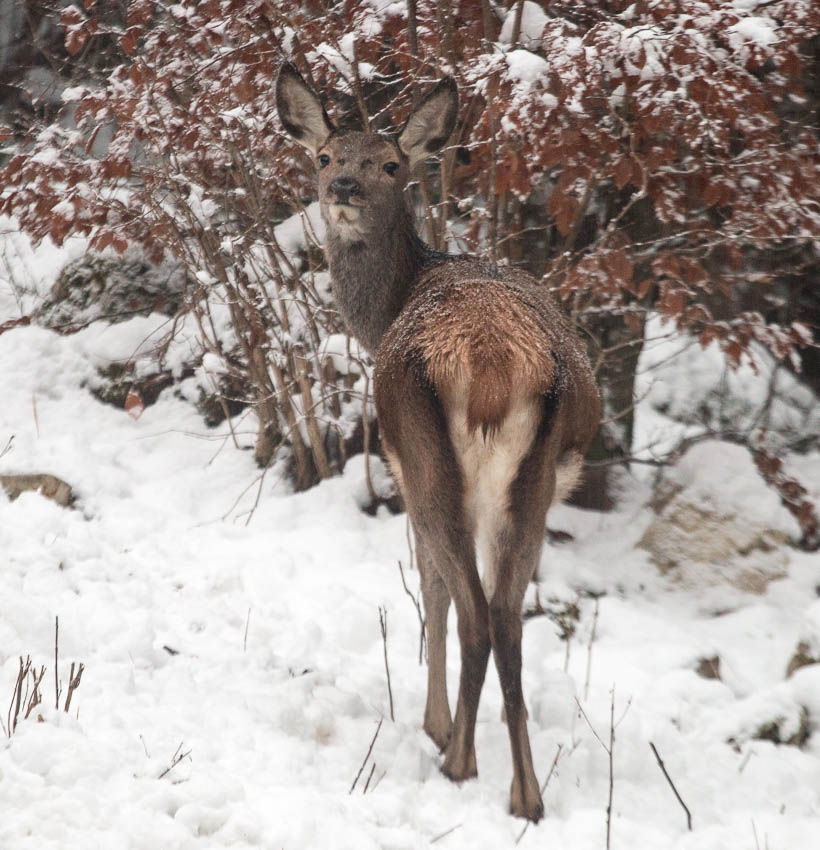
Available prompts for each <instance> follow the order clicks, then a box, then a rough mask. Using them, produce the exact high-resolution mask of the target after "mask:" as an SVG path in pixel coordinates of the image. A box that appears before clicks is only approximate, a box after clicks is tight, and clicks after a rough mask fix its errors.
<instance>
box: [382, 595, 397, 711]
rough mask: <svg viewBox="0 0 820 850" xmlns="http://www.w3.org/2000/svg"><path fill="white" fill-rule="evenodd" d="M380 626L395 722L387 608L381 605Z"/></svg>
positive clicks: (388, 694) (388, 688) (388, 692)
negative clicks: (389, 659) (388, 657)
mask: <svg viewBox="0 0 820 850" xmlns="http://www.w3.org/2000/svg"><path fill="white" fill-rule="evenodd" d="M379 627H380V629H381V632H382V645H383V647H384V671H385V673H387V696H388V697H389V699H390V719H391V720H392V721H394V722H395V720H396V718H395V716H394V715H393V688H392V687H391V685H390V665H389V664H388V662H387V609H386V608H382V607H381V606H379Z"/></svg>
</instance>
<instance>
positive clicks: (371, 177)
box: [276, 62, 600, 822]
mask: <svg viewBox="0 0 820 850" xmlns="http://www.w3.org/2000/svg"><path fill="white" fill-rule="evenodd" d="M276 106H277V111H278V114H279V118H280V121H281V124H282V127H283V128H284V130H285V131H286V133H287V134H288V135H289V136H290V137H291V138H292V139H293V140H295V141H296V142H298V143H299V144H301V145H302V146H304V147H305V148H306V149H307V150H308V151H309V153H310V154H311V155H312V157H313V159H314V162H315V164H316V168H317V173H318V195H319V204H320V210H321V215H322V218H323V220H324V223H325V227H326V236H325V245H324V248H325V254H326V258H327V261H328V266H329V269H330V278H331V288H332V293H333V298H334V301H335V305H336V307H337V309H338V311H339V312H340V314H341V316H342V319H343V320H344V323H345V325H346V327H347V329H348V331H349V332H350V334H351V335H352V336H354V337H356V338H357V339H358V341H359V343H360V344H361V345H362V346H363V347H364V348H365V349H366V350H367V351H368V353H369V354H370V355H371V356H372V358H373V361H374V367H373V395H374V401H375V405H376V413H377V420H378V427H379V430H380V435H381V440H382V446H383V449H384V452H385V455H386V458H387V461H388V464H389V466H390V469H391V472H392V474H393V476H394V478H395V480H396V483H397V485H398V488H399V490H400V492H401V495H402V497H403V500H404V504H405V506H406V510H407V512H408V514H409V517H410V522H411V525H412V529H413V536H414V538H415V551H416V557H417V564H418V568H419V573H420V583H421V590H422V598H423V602H424V609H425V615H426V629H427V645H428V669H427V700H426V705H425V711H424V731H425V732H426V733H427V735H429V737H430V738H431V739H432V740H433V742H434V743H435V744H436V746H437V747H438V748H439V750H440V751H441V752H443V754H444V758H443V763H442V765H441V771H442V772H443V773H444V775H445V776H447V777H449V778H450V779H451V780H453V781H455V782H463V781H464V780H467V779H470V778H472V777H475V776H477V775H478V772H477V766H476V755H475V724H476V714H477V711H478V704H479V699H480V696H481V689H482V686H483V683H484V678H485V675H486V671H487V666H488V663H489V656H490V653H492V655H493V657H494V659H495V666H496V668H497V671H498V676H499V681H500V684H501V692H502V696H503V701H504V713H505V717H506V722H507V728H508V733H509V739H510V749H511V753H512V767H513V778H512V785H511V789H510V811H511V813H512V814H513V815H516V816H518V817H522V818H527V819H529V820H530V821H535V822H537V821H538V820H539V819H540V818H541V817H542V816H543V814H544V805H543V801H542V799H541V793H540V790H539V786H538V781H537V779H536V774H535V769H534V767H533V758H532V751H531V746H530V740H529V733H528V731H527V721H528V716H527V710H526V707H525V704H524V698H523V693H522V685H521V663H522V662H521V637H522V629H523V622H522V608H523V602H524V595H525V592H526V589H527V586H528V584H529V582H530V580H531V579H532V578H533V576H534V575H535V574H536V571H537V568H538V564H539V561H540V557H541V550H542V546H543V543H544V537H545V531H546V516H547V509H548V508H549V506H550V505H551V504H552V503H553V502H556V501H560V500H561V499H563V498H565V497H566V496H567V495H568V494H569V493H570V492H571V491H572V489H573V487H574V486H575V484H576V482H577V481H578V478H579V475H580V472H581V468H582V462H583V457H584V454H585V452H586V450H587V448H588V446H589V443H590V441H591V440H592V437H593V435H594V433H595V431H596V429H597V427H598V422H599V418H600V401H599V396H598V391H597V388H596V384H595V379H594V377H593V373H592V370H591V368H590V364H589V360H588V357H587V354H586V351H585V347H584V345H583V344H582V342H581V340H580V339H579V337H578V336H577V334H576V332H575V329H574V327H573V326H572V325H571V324H570V323H569V321H568V319H567V318H566V317H565V316H564V314H563V313H562V311H561V310H560V308H559V307H558V305H557V303H556V302H555V301H554V300H553V299H552V298H551V297H550V295H549V293H548V292H547V291H546V289H545V287H544V286H542V285H541V284H539V283H538V282H537V281H536V280H535V279H534V278H533V277H532V276H530V275H529V274H527V273H525V272H523V271H521V270H519V269H516V268H514V267H511V266H503V267H502V266H498V265H496V264H493V263H490V262H488V261H486V260H484V259H482V258H480V257H477V256H473V255H467V254H449V253H443V252H439V251H435V250H432V249H431V248H429V247H428V246H427V245H426V244H425V243H424V242H423V241H422V239H421V238H420V237H419V236H418V235H417V232H416V228H415V223H414V218H413V213H412V210H411V206H410V202H409V200H408V193H407V192H405V189H406V188H407V186H408V183H409V182H410V181H411V176H412V174H413V173H414V170H415V169H416V167H417V166H419V165H420V164H421V163H423V162H424V161H425V160H427V159H428V158H429V157H431V156H432V155H434V154H435V153H437V152H438V151H440V150H441V149H442V148H443V147H444V146H445V145H446V143H447V142H448V140H449V138H450V136H451V135H452V134H453V131H454V128H455V126H456V122H457V118H458V89H457V85H456V83H455V81H454V80H453V79H452V78H451V77H444V78H443V79H441V80H439V81H438V82H437V83H436V84H435V85H434V86H433V87H432V89H431V90H430V91H429V92H428V93H427V95H426V96H425V97H424V98H423V99H422V100H421V101H420V102H419V104H418V105H417V107H416V108H415V109H414V110H413V111H412V113H411V115H410V117H409V118H408V119H407V122H406V123H405V124H404V126H403V128H402V129H401V131H400V132H398V133H397V134H387V133H377V132H370V131H369V129H367V128H366V129H365V130H363V131H358V130H350V129H344V128H338V127H337V126H336V125H335V124H334V123H333V122H332V121H331V119H330V117H329V115H328V112H327V110H326V109H325V106H324V105H323V102H322V100H321V99H320V97H319V96H318V95H317V94H316V92H315V91H314V90H313V89H312V88H311V87H310V86H309V85H308V84H307V83H306V82H305V80H304V78H303V77H302V76H301V75H300V73H299V71H298V70H297V69H296V67H295V66H294V65H293V64H292V63H290V62H286V63H284V64H283V65H282V67H281V68H280V71H279V74H278V77H277V82H276ZM451 602H452V603H453V604H454V606H455V612H456V620H457V628H458V638H459V645H460V653H461V670H460V678H459V686H458V697H457V702H456V710H455V717H453V716H452V714H451V711H450V703H449V700H448V694H447V681H446V636H447V619H448V612H449V608H450V603H451Z"/></svg>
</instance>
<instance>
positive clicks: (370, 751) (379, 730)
mask: <svg viewBox="0 0 820 850" xmlns="http://www.w3.org/2000/svg"><path fill="white" fill-rule="evenodd" d="M382 723H384V718H383V717H380V718H379V725H378V726H377V727H376V733H375V734H374V735H373V739H372V740H371V741H370V746H369V747H368V748H367V753H366V754H365V757H364V761H363V762H362V766H361V767H360V768H359V772H358V773H357V774H356V778H355V779H354V780H353V784H352V785H351V786H350V790H349V791H348V792H347V793H348V794H352V793H353V791H354V789H355V788H356V783H357V782H358V781H359V777H360V776H361V775H362V771H363V770H364V766H365V765H366V764H367V760H368V759H369V758H370V753H372V752H373V745H374V744H375V743H376V738H378V737H379V732H381V728H382Z"/></svg>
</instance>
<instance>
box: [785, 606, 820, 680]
mask: <svg viewBox="0 0 820 850" xmlns="http://www.w3.org/2000/svg"><path fill="white" fill-rule="evenodd" d="M817 663H820V600H817V601H815V602H813V603H812V604H811V605H810V606H809V608H808V610H807V611H806V613H805V614H804V615H803V622H802V623H801V625H800V631H799V632H798V644H797V648H796V649H795V651H794V655H792V657H791V659H790V661H789V665H788V667H787V668H786V678H790V677H791V675H792V673H794V672H795V670H799V669H800V668H801V667H808V666H809V665H810V664H817Z"/></svg>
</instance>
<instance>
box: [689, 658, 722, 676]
mask: <svg viewBox="0 0 820 850" xmlns="http://www.w3.org/2000/svg"><path fill="white" fill-rule="evenodd" d="M695 672H696V673H697V674H698V676H700V677H701V679H718V680H720V658H719V657H718V656H717V655H714V656H712V657H711V658H699V659H698V664H697V667H695Z"/></svg>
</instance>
